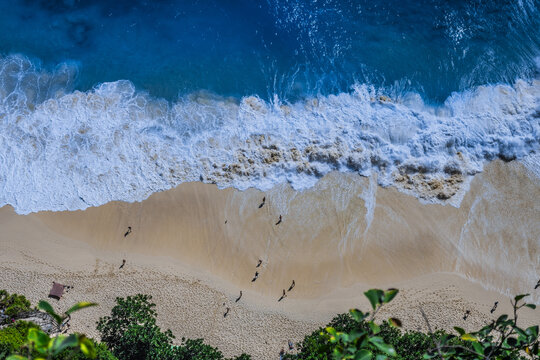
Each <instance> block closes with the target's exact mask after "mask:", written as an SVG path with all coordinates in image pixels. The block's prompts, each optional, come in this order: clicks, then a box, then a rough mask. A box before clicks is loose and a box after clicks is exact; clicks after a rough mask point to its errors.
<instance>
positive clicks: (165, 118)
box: [0, 56, 540, 213]
mask: <svg viewBox="0 0 540 360" xmlns="http://www.w3.org/2000/svg"><path fill="white" fill-rule="evenodd" d="M73 74H74V70H73V69H71V68H70V67H69V66H64V67H59V68H58V69H57V71H55V72H54V73H44V72H40V71H39V70H38V69H36V68H35V67H34V66H32V64H31V63H30V62H29V61H28V60H26V59H24V58H22V57H13V56H12V57H7V58H3V59H0V128H1V130H0V149H1V150H0V188H1V189H2V191H1V192H0V205H5V204H11V205H12V206H13V207H14V208H15V210H16V211H17V212H19V213H29V212H33V211H40V210H55V211H56V210H75V209H84V208H87V207H89V206H98V205H101V204H104V203H107V202H109V201H112V200H124V201H140V200H143V199H145V198H146V197H148V196H149V195H150V194H151V193H153V192H157V191H162V190H166V189H169V188H172V187H174V186H176V185H178V184H180V183H182V182H188V181H198V180H203V181H205V182H214V183H216V184H217V185H218V186H219V187H228V186H233V187H236V188H238V189H246V188H248V187H256V188H259V189H262V190H266V189H269V188H271V187H272V186H274V185H276V184H279V183H284V182H288V183H290V184H291V185H292V186H293V187H294V188H296V189H305V188H308V187H310V186H312V185H313V184H314V183H315V182H316V181H317V179H318V178H320V177H321V176H322V175H324V174H326V173H328V172H330V171H335V170H337V171H354V172H358V173H359V174H362V175H369V174H370V173H371V172H372V171H375V172H377V173H378V176H377V179H378V182H379V184H381V185H383V186H388V185H393V184H396V185H398V187H399V188H401V189H402V190H404V191H409V192H411V193H414V194H416V195H418V196H419V197H421V198H423V199H424V200H427V201H452V198H453V197H454V195H455V194H457V193H459V191H458V190H459V188H460V187H462V185H463V184H464V183H466V179H467V177H468V176H470V175H472V174H474V173H476V172H478V171H481V170H482V167H483V165H484V163H485V162H486V161H489V160H492V159H495V158H497V157H502V158H504V159H514V158H521V157H524V156H526V155H528V154H530V153H533V152H537V151H538V150H539V141H540V81H538V80H532V81H522V80H519V81H517V82H516V83H515V84H514V85H494V86H482V87H478V88H476V89H473V90H471V91H467V92H463V93H456V94H453V95H452V96H450V97H449V98H448V99H447V100H446V102H445V103H444V106H441V107H436V108H435V107H429V106H427V105H425V104H423V103H422V100H421V99H420V96H418V95H415V94H409V95H407V96H404V97H402V98H399V99H388V98H386V97H384V96H383V95H382V94H380V93H379V92H378V91H377V90H376V89H374V88H372V87H369V86H367V85H356V86H354V88H353V89H352V91H351V93H341V94H339V95H330V96H325V97H323V96H320V97H317V98H312V99H308V100H306V101H302V102H297V103H294V104H284V103H282V102H281V101H280V100H279V99H277V98H275V99H274V101H272V102H265V101H263V100H261V99H260V98H258V97H255V96H251V97H245V98H243V99H241V100H235V99H229V98H222V97H218V96H213V95H210V94H204V93H200V94H192V95H190V96H186V97H184V98H181V99H180V100H178V101H177V102H176V103H174V104H170V103H167V102H166V101H164V100H157V99H153V98H152V97H150V96H148V95H147V94H145V93H143V92H138V91H136V90H135V88H134V86H133V85H132V84H131V83H130V82H129V81H116V82H112V83H103V84H101V85H99V86H97V87H96V88H95V89H93V90H91V91H88V92H80V91H74V92H68V90H69V86H70V82H71V81H72V79H73V76H74V75H73ZM66 89H68V90H66ZM422 184H424V185H425V186H424V185H422ZM426 184H427V185H426ZM441 184H442V185H441ZM449 188H450V190H448V189H449ZM456 189H457V190H456ZM441 194H442V195H441ZM456 197H457V195H456ZM458 203H459V201H457V202H454V203H453V204H454V205H459V204H458Z"/></svg>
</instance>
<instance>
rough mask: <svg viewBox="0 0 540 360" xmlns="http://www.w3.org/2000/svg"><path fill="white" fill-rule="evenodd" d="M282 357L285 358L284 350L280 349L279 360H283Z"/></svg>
mask: <svg viewBox="0 0 540 360" xmlns="http://www.w3.org/2000/svg"><path fill="white" fill-rule="evenodd" d="M284 356H285V349H284V348H281V351H280V352H279V360H283V357H284Z"/></svg>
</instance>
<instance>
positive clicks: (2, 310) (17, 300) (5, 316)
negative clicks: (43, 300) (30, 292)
mask: <svg viewBox="0 0 540 360" xmlns="http://www.w3.org/2000/svg"><path fill="white" fill-rule="evenodd" d="M30 306H31V304H30V301H28V300H27V299H26V297H24V295H18V294H9V293H8V292H7V291H6V290H0V324H2V323H6V322H8V321H9V320H11V319H14V318H17V316H18V315H19V314H22V313H25V312H28V311H30Z"/></svg>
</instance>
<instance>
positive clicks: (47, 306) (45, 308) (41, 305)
mask: <svg viewBox="0 0 540 360" xmlns="http://www.w3.org/2000/svg"><path fill="white" fill-rule="evenodd" d="M38 308H40V309H41V310H43V311H45V312H46V313H47V314H49V315H51V316H52V317H53V318H54V320H55V321H56V323H57V324H58V325H60V324H61V323H62V321H63V320H64V319H63V318H62V317H61V316H60V315H58V314H57V313H56V312H55V311H54V309H53V307H52V306H51V304H49V303H48V302H46V301H45V300H41V301H40V302H39V303H38Z"/></svg>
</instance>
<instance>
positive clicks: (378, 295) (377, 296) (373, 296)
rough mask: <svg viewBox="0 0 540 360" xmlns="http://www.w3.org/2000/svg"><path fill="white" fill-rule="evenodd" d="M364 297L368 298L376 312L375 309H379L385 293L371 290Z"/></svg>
mask: <svg viewBox="0 0 540 360" xmlns="http://www.w3.org/2000/svg"><path fill="white" fill-rule="evenodd" d="M364 295H365V296H366V297H367V298H368V300H369V302H370V303H371V307H372V308H373V310H375V308H377V305H379V304H380V303H381V300H382V298H383V296H384V292H383V291H382V290H379V289H371V290H368V291H366V292H365V293H364Z"/></svg>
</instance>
